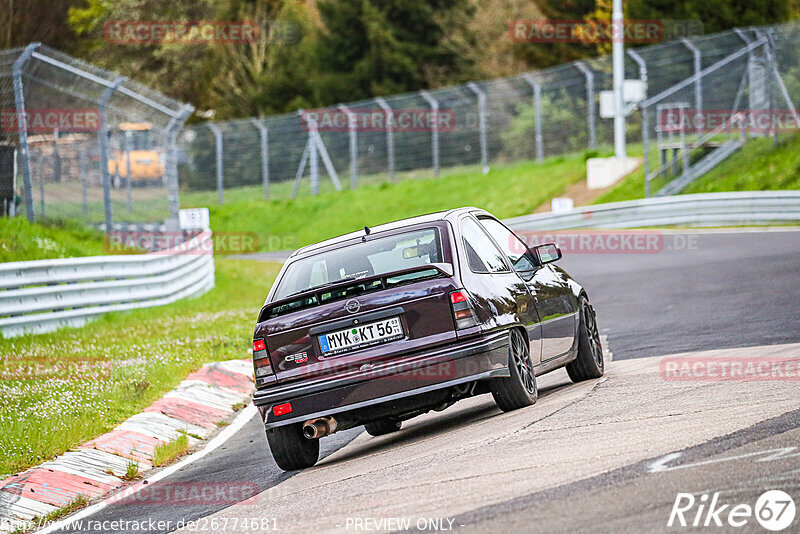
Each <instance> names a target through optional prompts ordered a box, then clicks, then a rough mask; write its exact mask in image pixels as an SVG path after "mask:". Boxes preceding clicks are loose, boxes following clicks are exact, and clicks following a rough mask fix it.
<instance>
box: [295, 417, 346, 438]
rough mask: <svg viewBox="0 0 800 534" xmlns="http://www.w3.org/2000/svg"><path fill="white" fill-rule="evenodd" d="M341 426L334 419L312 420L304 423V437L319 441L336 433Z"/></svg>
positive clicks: (321, 418)
mask: <svg viewBox="0 0 800 534" xmlns="http://www.w3.org/2000/svg"><path fill="white" fill-rule="evenodd" d="M338 428H339V425H338V424H337V423H336V419H334V418H333V417H320V418H318V419H310V420H308V421H306V422H305V423H303V436H305V437H306V439H319V438H324V437H325V436H329V435H330V434H333V433H334V432H336V430H337V429H338Z"/></svg>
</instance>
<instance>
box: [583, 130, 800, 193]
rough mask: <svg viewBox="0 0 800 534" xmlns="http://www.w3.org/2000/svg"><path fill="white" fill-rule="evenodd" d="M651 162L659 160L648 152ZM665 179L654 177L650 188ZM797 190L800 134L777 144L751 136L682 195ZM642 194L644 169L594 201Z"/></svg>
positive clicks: (660, 183) (799, 179) (784, 136)
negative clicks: (655, 178) (751, 137)
mask: <svg viewBox="0 0 800 534" xmlns="http://www.w3.org/2000/svg"><path fill="white" fill-rule="evenodd" d="M651 161H658V155H657V153H656V152H651ZM664 184H665V182H663V181H661V180H655V181H654V183H653V184H652V185H653V191H654V192H655V191H657V190H658V189H659V188H660V187H661V186H663V185H664ZM783 189H800V135H797V134H784V135H782V136H781V137H780V138H779V143H778V146H777V147H776V146H774V145H773V140H772V138H771V137H762V138H758V139H750V140H748V141H747V143H746V144H745V145H744V146H743V147H742V148H740V149H739V150H738V151H737V152H734V153H733V154H732V155H731V156H729V157H728V158H727V159H725V160H724V161H723V162H722V163H720V164H719V165H717V166H716V167H715V168H714V169H712V170H711V171H710V172H708V173H706V174H705V175H704V176H701V177H700V178H698V179H697V180H696V181H695V182H693V183H691V184H690V185H689V186H688V187H687V188H686V189H685V190H683V192H682V194H690V193H720V192H725V191H769V190H783ZM643 197H644V172H643V171H642V169H639V170H638V171H636V172H634V173H633V174H631V175H630V176H628V177H626V178H625V179H624V180H622V181H621V182H619V183H618V184H617V185H616V186H614V187H613V188H612V189H610V190H609V191H607V192H605V193H603V194H602V195H600V196H599V197H597V198H596V199H595V200H594V204H602V203H605V202H619V201H622V200H633V199H637V198H643Z"/></svg>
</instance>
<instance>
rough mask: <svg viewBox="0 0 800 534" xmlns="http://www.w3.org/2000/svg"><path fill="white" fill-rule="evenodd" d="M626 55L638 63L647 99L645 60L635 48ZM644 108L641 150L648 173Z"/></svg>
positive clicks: (648, 151)
mask: <svg viewBox="0 0 800 534" xmlns="http://www.w3.org/2000/svg"><path fill="white" fill-rule="evenodd" d="M627 52H628V55H629V56H630V57H631V59H633V60H634V61H635V62H636V64H637V65H639V81H641V82H642V85H643V86H644V94H643V95H642V96H643V97H644V98H643V99H644V100H646V99H647V62H646V61H645V60H644V58H643V57H642V56H640V55H639V54H638V53H637V52H636V51H635V50H631V49H628V51H627ZM646 111H647V110H645V109H641V110H640V112H641V114H642V152H643V153H644V175H645V176H647V175H648V174H650V147H649V145H650V132H647V131H646V127H645V125H646V124H647V117H646Z"/></svg>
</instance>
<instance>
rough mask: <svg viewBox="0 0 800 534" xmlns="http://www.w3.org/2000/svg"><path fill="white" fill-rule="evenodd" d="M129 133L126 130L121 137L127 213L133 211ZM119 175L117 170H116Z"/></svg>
mask: <svg viewBox="0 0 800 534" xmlns="http://www.w3.org/2000/svg"><path fill="white" fill-rule="evenodd" d="M130 139H131V131H130V130H126V131H125V135H123V136H122V142H123V143H124V151H125V200H126V207H127V208H128V211H133V199H132V198H131V146H130ZM117 174H119V169H117Z"/></svg>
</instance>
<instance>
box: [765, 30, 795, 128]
mask: <svg viewBox="0 0 800 534" xmlns="http://www.w3.org/2000/svg"><path fill="white" fill-rule="evenodd" d="M774 32H775V30H774V29H772V28H770V29H768V30H767V31H766V33H767V44H766V45H765V49H766V52H767V61H768V62H769V65H770V70H772V74H773V75H774V76H775V83H777V84H778V88H779V89H780V91H781V95H783V99H784V100H785V101H786V105H787V106H789V111H791V112H792V116H793V117H794V123H795V124H797V125H800V117H798V114H797V108H796V107H795V106H794V102H792V98H791V97H790V96H789V91H788V90H787V89H786V84H785V83H783V78H782V77H781V73H780V71H778V63H777V61H775V54H774V53H773V49H774V48H775V37H774Z"/></svg>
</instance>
